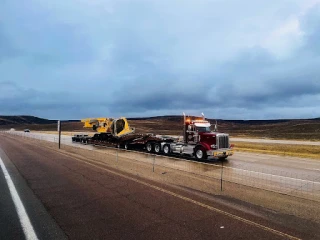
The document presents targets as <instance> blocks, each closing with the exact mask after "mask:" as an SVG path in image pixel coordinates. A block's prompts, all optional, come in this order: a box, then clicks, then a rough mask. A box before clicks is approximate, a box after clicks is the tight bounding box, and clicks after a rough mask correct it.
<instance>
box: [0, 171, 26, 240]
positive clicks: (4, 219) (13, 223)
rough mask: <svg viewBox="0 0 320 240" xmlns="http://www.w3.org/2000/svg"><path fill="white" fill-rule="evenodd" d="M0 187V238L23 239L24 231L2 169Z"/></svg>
mask: <svg viewBox="0 0 320 240" xmlns="http://www.w3.org/2000/svg"><path fill="white" fill-rule="evenodd" d="M0 189H1V194H0V213H1V214H0V239H23V238H24V233H23V230H22V227H21V224H20V221H19V217H18V214H17V212H16V209H15V206H14V203H13V201H12V198H11V194H10V191H9V188H8V184H7V181H6V179H5V177H4V174H3V173H2V171H0Z"/></svg>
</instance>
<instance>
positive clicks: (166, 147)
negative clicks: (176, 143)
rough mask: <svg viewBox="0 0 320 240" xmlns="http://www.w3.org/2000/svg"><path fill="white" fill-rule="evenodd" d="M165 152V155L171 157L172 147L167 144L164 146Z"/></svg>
mask: <svg viewBox="0 0 320 240" xmlns="http://www.w3.org/2000/svg"><path fill="white" fill-rule="evenodd" d="M163 152H164V154H165V155H169V154H170V145H168V144H165V145H164V146H163Z"/></svg>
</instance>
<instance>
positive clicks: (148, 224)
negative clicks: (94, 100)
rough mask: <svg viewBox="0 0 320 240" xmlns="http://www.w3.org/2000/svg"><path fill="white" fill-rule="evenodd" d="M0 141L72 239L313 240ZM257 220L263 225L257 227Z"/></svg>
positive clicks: (47, 152)
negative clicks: (294, 239) (300, 239)
mask: <svg viewBox="0 0 320 240" xmlns="http://www.w3.org/2000/svg"><path fill="white" fill-rule="evenodd" d="M0 144H1V146H2V147H4V148H5V149H6V152H7V154H8V155H9V157H10V158H11V159H12V161H14V163H15V165H16V166H17V167H18V168H19V170H20V171H21V174H22V175H23V176H24V178H26V180H27V181H28V183H29V185H30V187H31V188H32V189H33V191H35V192H36V193H37V196H39V198H40V199H41V201H42V202H43V203H44V204H45V206H46V208H47V209H48V211H49V212H50V214H52V216H53V217H54V218H55V219H56V220H57V222H58V223H59V225H60V226H61V227H62V229H63V230H64V231H65V232H66V233H67V235H68V236H69V237H70V238H71V239H93V238H106V237H108V238H111V239H114V238H117V239H119V238H126V239H137V238H139V239H150V238H154V239H168V238H172V239H173V238H178V239H180V238H197V239H199V238H201V239H212V236H215V239H239V238H243V239H288V235H284V234H290V235H291V234H292V235H294V236H298V237H301V236H305V237H306V239H312V237H313V236H314V235H313V234H314V233H312V232H311V233H309V234H306V233H303V234H301V233H299V231H297V230H296V229H291V228H289V229H288V228H286V227H284V226H278V225H277V224H275V223H272V222H271V223H270V222H267V221H266V220H265V219H257V218H256V216H251V215H250V214H248V213H245V212H244V213H241V214H240V213H239V211H237V214H234V213H232V214H231V215H232V216H233V215H234V216H238V217H240V218H241V219H250V220H249V221H242V220H241V221H240V219H239V218H238V217H231V215H229V214H224V213H222V212H219V211H213V209H219V210H222V211H223V212H227V213H228V212H229V210H230V209H226V208H225V207H223V209H221V208H222V206H220V205H219V204H217V203H215V202H214V201H212V202H211V201H210V202H207V203H206V204H204V205H202V204H201V202H199V200H197V201H195V202H197V203H198V202H199V203H200V204H195V202H192V201H187V200H186V199H184V197H183V196H182V198H181V197H178V196H181V195H180V194H178V195H176V196H175V195H173V194H169V192H167V191H166V190H165V189H164V191H160V189H157V188H158V187H156V188H155V187H152V185H147V184H143V183H142V182H138V181H133V180H132V179H130V178H126V177H125V176H122V175H120V174H116V173H114V172H113V170H112V171H110V170H109V171H108V169H104V168H97V167H96V166H91V165H88V164H87V165H85V164H81V163H80V162H78V161H75V160H74V159H73V158H70V157H67V156H63V155H59V154H57V153H56V152H55V151H52V150H48V149H43V148H40V147H39V146H34V145H28V144H23V142H22V141H20V140H18V141H15V140H12V139H9V138H8V139H2V140H1V141H0ZM161 189H163V188H161ZM188 199H190V198H189V197H188ZM206 201H209V200H206ZM204 206H209V208H207V207H204ZM213 206H214V207H213ZM210 209H211V210H210ZM250 209H251V210H253V209H254V206H251V207H250ZM238 214H240V215H241V216H239V215H238ZM279 217H281V216H280V215H278V214H277V218H279ZM296 221H298V219H296ZM251 222H253V223H254V222H259V224H257V225H254V224H250V223H251ZM260 225H261V226H265V228H264V227H258V226H260ZM272 229H275V231H273V230H272ZM282 232H285V233H284V234H281V233H282Z"/></svg>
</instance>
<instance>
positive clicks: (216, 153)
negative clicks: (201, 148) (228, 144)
mask: <svg viewBox="0 0 320 240" xmlns="http://www.w3.org/2000/svg"><path fill="white" fill-rule="evenodd" d="M207 155H208V156H213V157H228V156H232V155H233V150H232V149H230V148H224V149H219V150H209V151H207Z"/></svg>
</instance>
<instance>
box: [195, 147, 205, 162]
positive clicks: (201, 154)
mask: <svg viewBox="0 0 320 240" xmlns="http://www.w3.org/2000/svg"><path fill="white" fill-rule="evenodd" d="M194 156H195V157H196V159H197V160H200V161H201V160H206V159H207V158H208V156H207V153H206V151H205V150H204V149H203V148H201V147H199V148H196V149H195V151H194Z"/></svg>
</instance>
